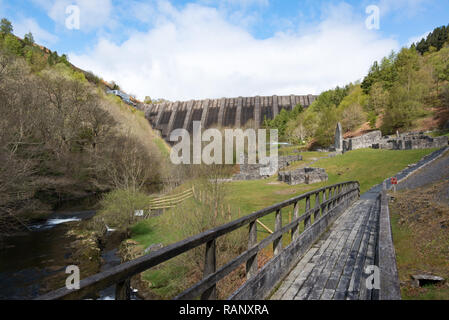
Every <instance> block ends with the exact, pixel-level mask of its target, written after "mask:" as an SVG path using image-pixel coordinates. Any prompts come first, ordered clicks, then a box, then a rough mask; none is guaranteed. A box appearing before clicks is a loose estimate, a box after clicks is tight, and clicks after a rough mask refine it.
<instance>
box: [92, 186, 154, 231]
mask: <svg viewBox="0 0 449 320" xmlns="http://www.w3.org/2000/svg"><path fill="white" fill-rule="evenodd" d="M149 201H150V198H149V197H148V196H147V195H146V194H144V193H142V192H138V191H135V190H129V189H120V190H114V191H112V192H109V193H107V194H106V195H105V196H104V197H103V199H102V200H101V201H100V206H101V209H100V211H99V212H98V214H97V215H96V216H95V218H94V219H93V220H92V223H91V227H93V229H95V230H97V231H101V230H103V229H104V227H105V225H106V226H107V227H109V228H112V229H116V230H117V231H119V232H126V233H128V232H129V228H130V227H131V226H132V225H134V224H136V223H137V222H138V221H139V220H141V219H142V218H141V217H137V216H136V215H135V211H136V210H144V209H147V208H148V206H149Z"/></svg>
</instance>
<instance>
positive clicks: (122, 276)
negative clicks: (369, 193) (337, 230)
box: [37, 181, 360, 300]
mask: <svg viewBox="0 0 449 320" xmlns="http://www.w3.org/2000/svg"><path fill="white" fill-rule="evenodd" d="M359 196H360V189H359V183H358V182H356V181H350V182H344V183H339V184H335V185H332V186H328V187H324V188H321V189H319V190H315V191H312V192H308V193H306V194H303V195H300V196H297V197H294V198H292V199H289V200H286V201H284V202H281V203H278V204H275V205H273V206H271V207H268V208H265V209H262V210H260V211H257V212H254V213H252V214H250V215H248V216H245V217H242V218H240V219H237V220H234V221H232V222H230V223H228V224H226V225H223V226H219V227H217V228H215V229H212V230H208V231H206V232H203V233H201V234H198V235H195V236H192V237H190V238H188V239H185V240H183V241H180V242H177V243H174V244H172V245H169V246H167V247H165V248H163V249H161V250H158V251H156V252H152V253H150V254H148V255H145V256H142V257H139V258H137V259H135V260H132V261H129V262H126V263H123V264H121V265H118V266H116V267H113V268H111V269H109V270H106V271H104V272H101V273H98V274H96V275H93V276H91V277H88V278H86V279H83V280H82V281H81V283H80V289H79V290H69V289H67V288H61V289H59V290H56V291H53V292H50V293H48V294H46V295H43V296H41V297H39V298H37V299H38V300H53V299H81V298H83V297H86V296H87V295H90V294H95V293H97V292H99V291H100V290H102V289H104V288H107V287H109V286H111V285H113V284H116V299H118V300H126V299H130V292H131V288H130V279H131V277H132V276H135V275H137V274H139V273H141V272H143V271H145V270H148V269H150V268H152V267H155V266H157V265H159V264H161V263H163V262H165V261H167V260H170V259H172V258H174V257H176V256H179V255H181V254H183V253H185V252H187V251H189V250H192V249H194V248H196V247H198V246H201V245H204V244H205V245H206V246H205V265H204V278H203V279H202V280H201V281H199V282H198V283H196V284H195V285H194V286H193V287H191V288H189V289H188V290H186V291H185V292H183V293H181V294H180V295H178V296H177V297H176V298H175V299H195V298H197V297H201V299H217V288H216V285H217V282H219V281H220V280H221V279H223V278H224V277H226V276H227V275H229V274H230V273H231V272H232V271H233V270H235V269H237V268H238V267H239V266H240V265H241V264H243V263H246V277H247V281H246V283H245V284H244V285H243V286H242V287H241V288H240V289H239V290H237V291H236V292H235V293H234V294H233V295H232V296H231V297H230V298H232V299H261V298H266V297H267V296H268V294H269V293H270V291H271V290H272V289H273V288H274V286H275V285H276V284H278V283H279V282H280V281H281V280H282V279H283V277H284V276H285V275H286V274H287V273H288V272H289V271H290V270H291V268H292V267H293V266H294V264H295V263H297V261H298V260H299V259H300V256H301V253H302V252H305V251H307V250H308V249H309V248H310V246H311V245H312V244H313V243H314V242H315V241H316V240H317V239H318V238H319V237H320V236H321V234H322V233H323V232H324V231H325V230H326V229H327V228H328V226H329V225H330V223H332V221H334V219H335V218H336V217H337V216H338V215H339V214H341V212H343V211H344V210H346V209H347V208H348V206H349V205H351V204H352V203H353V202H354V201H355V200H356V199H358V198H359ZM312 197H314V198H315V199H314V200H315V206H314V207H313V208H312V207H311V200H312V199H313V198H312ZM290 206H293V208H292V209H293V220H292V222H290V223H288V224H286V225H282V212H281V210H282V209H283V208H287V207H290ZM300 206H301V207H303V208H304V213H303V214H300V211H302V210H300ZM273 213H274V214H275V230H274V232H273V234H270V235H269V236H268V237H266V238H265V239H263V240H261V241H258V240H257V220H258V219H260V218H262V217H265V216H267V215H269V214H273ZM312 219H313V223H312ZM300 223H303V224H304V231H303V232H302V233H301V232H300V228H299V227H300ZM244 226H249V235H248V250H246V251H245V252H243V253H242V254H240V255H239V256H238V257H236V258H235V259H233V260H232V261H230V262H228V263H227V264H225V265H224V266H222V267H221V268H220V269H219V270H217V265H216V240H217V238H219V237H221V236H223V235H225V234H228V233H230V232H232V231H235V230H237V229H239V228H242V227H244ZM285 234H290V235H291V238H290V239H291V242H290V244H289V245H288V246H287V247H286V248H285V249H284V250H283V249H282V246H283V244H282V238H283V236H284V235H285ZM270 244H273V251H274V257H273V258H272V259H271V260H270V261H269V262H268V263H267V264H266V265H265V266H264V267H262V268H261V270H260V271H259V270H258V263H257V256H258V253H259V252H260V251H261V250H262V249H264V248H266V247H267V246H269V245H270Z"/></svg>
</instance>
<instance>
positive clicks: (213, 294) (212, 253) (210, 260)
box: [201, 239, 217, 300]
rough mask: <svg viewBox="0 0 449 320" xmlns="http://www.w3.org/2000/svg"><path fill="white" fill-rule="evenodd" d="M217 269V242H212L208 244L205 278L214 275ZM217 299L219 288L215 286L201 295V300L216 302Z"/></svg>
mask: <svg viewBox="0 0 449 320" xmlns="http://www.w3.org/2000/svg"><path fill="white" fill-rule="evenodd" d="M216 267H217V258H216V240H215V239H214V240H211V241H209V242H208V243H207V244H206V257H205V260H204V276H203V278H205V277H207V276H208V275H210V274H212V273H214V272H215V271H216ZM216 299H217V286H216V284H214V285H213V286H212V287H210V288H209V289H207V290H206V291H204V293H203V294H202V295H201V300H216Z"/></svg>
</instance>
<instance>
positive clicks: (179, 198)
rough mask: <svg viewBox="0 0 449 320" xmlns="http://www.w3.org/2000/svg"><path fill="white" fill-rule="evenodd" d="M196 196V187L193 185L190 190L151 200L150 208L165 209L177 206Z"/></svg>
mask: <svg viewBox="0 0 449 320" xmlns="http://www.w3.org/2000/svg"><path fill="white" fill-rule="evenodd" d="M192 197H195V187H192V188H191V189H189V190H186V191H184V192H181V193H179V194H177V195H173V196H166V197H161V198H157V199H153V200H151V201H150V204H149V210H150V212H151V211H152V210H164V209H170V208H174V207H176V206H177V205H178V204H180V203H181V202H183V201H185V200H187V199H189V198H192Z"/></svg>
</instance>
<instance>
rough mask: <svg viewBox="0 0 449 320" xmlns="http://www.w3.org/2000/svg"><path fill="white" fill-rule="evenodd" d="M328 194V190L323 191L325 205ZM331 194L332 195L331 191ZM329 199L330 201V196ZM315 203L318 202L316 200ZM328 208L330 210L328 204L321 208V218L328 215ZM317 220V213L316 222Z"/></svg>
mask: <svg viewBox="0 0 449 320" xmlns="http://www.w3.org/2000/svg"><path fill="white" fill-rule="evenodd" d="M326 192H327V190H326V189H325V190H324V191H323V203H325V202H326ZM329 194H330V189H329ZM329 199H330V196H329ZM315 202H316V200H315ZM326 208H328V205H327V204H326V205H324V206H323V207H322V208H321V216H324V215H325V214H326V212H327V210H326ZM318 212H319V211H318ZM316 219H317V212H315V220H316Z"/></svg>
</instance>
